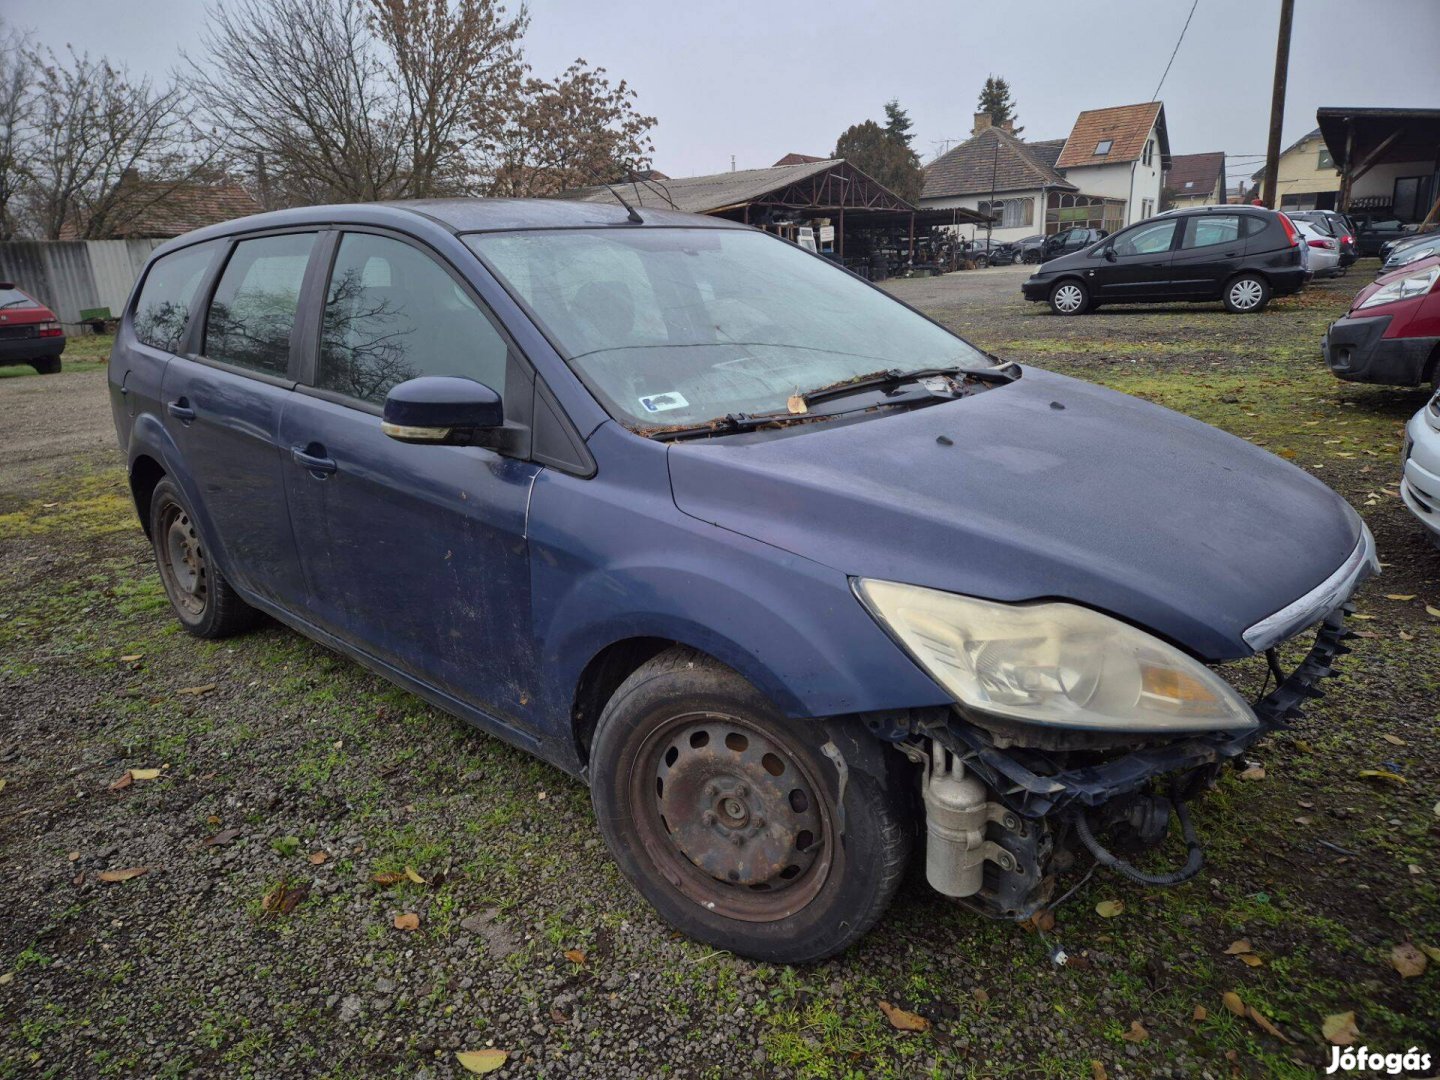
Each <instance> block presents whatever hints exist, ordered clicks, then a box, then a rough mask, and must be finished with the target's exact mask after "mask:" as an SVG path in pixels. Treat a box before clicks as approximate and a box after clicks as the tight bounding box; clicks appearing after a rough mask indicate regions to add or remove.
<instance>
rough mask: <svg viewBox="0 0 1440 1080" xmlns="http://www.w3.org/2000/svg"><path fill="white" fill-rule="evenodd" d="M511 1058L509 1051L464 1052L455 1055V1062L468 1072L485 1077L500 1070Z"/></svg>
mask: <svg viewBox="0 0 1440 1080" xmlns="http://www.w3.org/2000/svg"><path fill="white" fill-rule="evenodd" d="M509 1057H510V1053H509V1051H508V1050H464V1051H461V1052H460V1053H457V1054H456V1055H455V1060H456V1061H458V1062H460V1067H461V1068H462V1069H464V1070H465V1071H466V1072H471V1073H477V1074H479V1075H481V1076H483V1075H484V1074H485V1073H488V1072H494V1071H495V1070H496V1069H498V1068H500V1066H501V1065H504V1064H505V1062H506V1061H507V1060H508V1059H509Z"/></svg>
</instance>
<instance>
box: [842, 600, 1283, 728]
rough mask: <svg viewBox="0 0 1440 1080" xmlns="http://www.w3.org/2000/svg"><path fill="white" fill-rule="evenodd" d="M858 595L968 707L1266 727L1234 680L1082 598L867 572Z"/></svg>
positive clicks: (1107, 724) (1018, 716)
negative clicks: (948, 586) (970, 591)
mask: <svg viewBox="0 0 1440 1080" xmlns="http://www.w3.org/2000/svg"><path fill="white" fill-rule="evenodd" d="M855 592H856V594H857V595H858V596H859V597H860V600H861V602H862V603H864V605H865V607H866V608H867V609H868V610H869V611H870V614H871V615H873V616H874V617H875V618H876V620H878V621H879V622H880V624H881V625H882V626H884V627H885V628H886V629H887V630H889V631H890V633H891V634H892V635H894V637H895V638H896V639H897V640H898V641H899V642H900V644H901V645H902V646H903V647H904V648H905V650H906V651H907V652H909V654H910V656H911V657H912V658H913V659H914V660H915V662H916V663H918V664H919V665H920V666H921V667H922V668H924V669H925V670H926V671H927V672H929V673H930V675H931V676H932V677H933V678H934V679H935V681H936V682H938V683H939V684H940V685H941V686H943V687H944V688H945V689H946V690H947V691H949V692H950V694H952V695H953V696H954V697H955V700H956V701H958V702H960V703H961V704H963V705H968V706H970V707H972V708H975V709H979V710H981V711H984V712H988V713H993V714H995V715H998V716H1004V717H1009V718H1011V719H1014V720H1020V721H1024V722H1026V723H1031V724H1048V725H1051V726H1055V727H1065V728H1078V729H1085V730H1094V731H1127V732H1157V733H1159V732H1179V731H1213V730H1234V729H1237V728H1251V727H1255V726H1256V723H1257V721H1256V719H1255V714H1254V713H1253V712H1251V710H1250V707H1249V706H1248V705H1247V704H1246V703H1245V701H1244V699H1243V698H1241V697H1240V695H1239V694H1237V693H1236V692H1235V690H1234V689H1233V688H1231V686H1230V685H1229V684H1228V683H1226V682H1225V680H1223V679H1221V678H1220V677H1219V676H1218V675H1216V674H1215V673H1214V672H1213V671H1211V670H1210V669H1209V668H1207V667H1205V665H1203V664H1201V663H1198V662H1197V661H1195V660H1193V659H1191V658H1190V657H1188V656H1186V655H1185V654H1184V653H1182V652H1181V651H1180V650H1179V649H1176V648H1174V647H1173V646H1171V645H1167V644H1166V643H1165V642H1163V641H1161V640H1160V639H1158V638H1156V637H1152V636H1151V635H1149V634H1147V633H1144V632H1143V631H1141V630H1137V629H1135V627H1133V626H1130V625H1128V624H1127V623H1123V622H1120V621H1119V620H1118V619H1112V618H1110V617H1109V616H1108V615H1101V614H1100V613H1099V612H1095V611H1091V610H1089V609H1088V608H1082V607H1077V606H1076V605H1074V604H1061V603H1040V604H1000V603H995V602H994V601H990V600H977V599H974V598H973V597H968V596H958V595H956V594H954V593H947V592H940V591H939V590H936V589H925V588H921V587H919V586H917V585H901V584H899V583H897V582H893V581H875V580H871V579H865V578H861V579H857V580H856V582H855Z"/></svg>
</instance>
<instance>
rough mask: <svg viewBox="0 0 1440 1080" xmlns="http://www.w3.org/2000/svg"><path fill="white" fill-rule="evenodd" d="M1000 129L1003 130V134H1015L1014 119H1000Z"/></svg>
mask: <svg viewBox="0 0 1440 1080" xmlns="http://www.w3.org/2000/svg"><path fill="white" fill-rule="evenodd" d="M1000 130H1001V131H1003V132H1005V134H1007V135H1014V134H1015V121H1014V120H1001V121H1000Z"/></svg>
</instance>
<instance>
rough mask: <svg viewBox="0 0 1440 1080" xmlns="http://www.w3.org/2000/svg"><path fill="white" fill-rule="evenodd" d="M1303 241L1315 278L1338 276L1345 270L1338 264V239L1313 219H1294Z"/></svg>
mask: <svg viewBox="0 0 1440 1080" xmlns="http://www.w3.org/2000/svg"><path fill="white" fill-rule="evenodd" d="M1293 224H1294V226H1295V228H1297V229H1299V230H1300V239H1301V240H1303V241H1304V242H1305V249H1306V251H1305V253H1306V254H1307V255H1308V256H1309V266H1310V270H1311V272H1312V273H1313V274H1314V275H1315V276H1316V277H1317V278H1323V277H1339V276H1340V275H1341V274H1343V273H1344V272H1345V270H1344V268H1343V267H1341V265H1340V241H1339V240H1337V239H1335V237H1333V236H1331V235H1330V234H1329V233H1328V232H1327V231H1326V230H1324V229H1323V228H1321V227H1320V226H1319V225H1317V224H1316V223H1315V222H1313V221H1294V222H1293Z"/></svg>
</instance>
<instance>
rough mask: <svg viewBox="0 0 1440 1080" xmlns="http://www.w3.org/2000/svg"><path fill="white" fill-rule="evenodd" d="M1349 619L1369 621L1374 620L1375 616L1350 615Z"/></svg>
mask: <svg viewBox="0 0 1440 1080" xmlns="http://www.w3.org/2000/svg"><path fill="white" fill-rule="evenodd" d="M1350 618H1352V619H1365V620H1369V619H1373V618H1375V616H1374V615H1351V616H1350Z"/></svg>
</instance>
